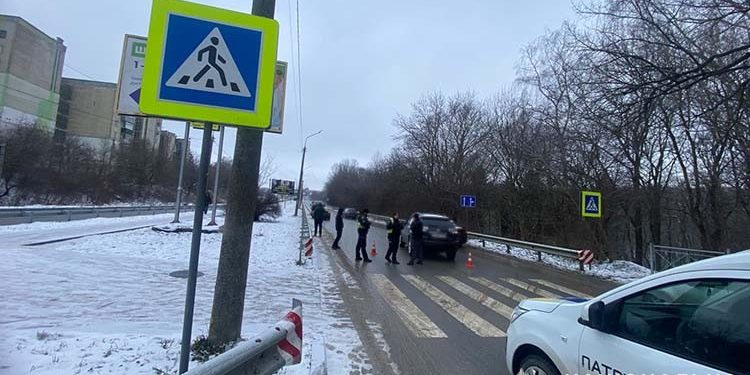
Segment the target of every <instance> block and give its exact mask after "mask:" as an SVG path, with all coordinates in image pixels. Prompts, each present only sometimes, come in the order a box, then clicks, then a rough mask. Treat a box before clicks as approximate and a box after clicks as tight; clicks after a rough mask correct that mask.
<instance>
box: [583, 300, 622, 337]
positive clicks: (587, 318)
mask: <svg viewBox="0 0 750 375" xmlns="http://www.w3.org/2000/svg"><path fill="white" fill-rule="evenodd" d="M614 318H615V314H614V309H613V308H612V306H608V305H605V304H604V302H602V301H596V302H594V303H592V304H590V305H588V306H586V307H584V308H583V310H581V317H580V318H578V323H581V324H583V325H585V326H587V327H589V328H591V329H595V330H597V331H602V332H609V331H610V328H611V327H612V323H613V319H614Z"/></svg>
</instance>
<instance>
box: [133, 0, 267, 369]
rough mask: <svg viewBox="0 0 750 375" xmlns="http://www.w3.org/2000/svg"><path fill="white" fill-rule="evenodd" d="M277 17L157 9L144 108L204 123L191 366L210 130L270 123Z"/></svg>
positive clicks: (159, 1)
mask: <svg viewBox="0 0 750 375" xmlns="http://www.w3.org/2000/svg"><path fill="white" fill-rule="evenodd" d="M278 33H279V26H278V23H277V22H276V21H275V20H273V19H269V18H264V17H257V16H252V15H249V14H245V13H240V12H234V11H229V10H226V9H220V8H214V7H210V6H206V5H201V4H195V3H190V2H186V1H181V0H154V2H153V3H152V8H151V22H150V24H149V33H148V40H149V41H150V42H149V43H148V45H147V49H146V58H145V67H144V72H143V82H142V87H141V94H140V101H139V104H140V110H141V112H143V113H146V114H148V115H155V116H160V117H164V118H173V119H185V120H193V121H200V122H205V123H206V126H205V128H204V129H203V144H202V149H201V159H200V164H199V170H198V190H197V192H196V194H197V200H196V210H195V215H194V218H193V237H192V243H191V247H190V266H189V273H188V283H187V293H186V296H185V315H184V321H183V329H182V343H181V345H182V346H181V352H180V370H179V372H180V373H184V372H186V371H187V369H188V364H189V357H190V341H191V336H192V326H193V309H194V305H195V288H196V283H197V273H198V260H199V253H200V240H201V233H202V230H201V229H202V224H203V209H204V207H205V204H206V199H205V192H206V183H207V174H208V165H209V162H210V157H211V143H212V142H211V130H212V129H211V128H212V125H213V124H215V123H219V124H227V125H234V126H245V127H252V128H260V129H265V128H268V126H269V125H270V120H271V101H272V96H273V77H274V67H275V65H276V49H277V45H278Z"/></svg>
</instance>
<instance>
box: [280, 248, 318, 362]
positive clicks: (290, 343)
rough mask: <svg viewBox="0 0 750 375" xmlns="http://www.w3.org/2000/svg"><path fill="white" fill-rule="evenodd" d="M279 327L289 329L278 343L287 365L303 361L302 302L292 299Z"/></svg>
mask: <svg viewBox="0 0 750 375" xmlns="http://www.w3.org/2000/svg"><path fill="white" fill-rule="evenodd" d="M310 241H312V239H310ZM278 327H279V328H282V329H286V331H287V334H286V338H284V339H282V340H281V341H279V344H278V345H277V347H278V350H279V355H281V357H282V358H284V360H285V361H286V365H287V366H289V365H296V364H298V363H300V362H302V302H300V301H299V300H297V299H294V300H292V311H290V312H289V313H287V314H286V316H285V317H284V319H282V320H281V321H280V322H279V324H278Z"/></svg>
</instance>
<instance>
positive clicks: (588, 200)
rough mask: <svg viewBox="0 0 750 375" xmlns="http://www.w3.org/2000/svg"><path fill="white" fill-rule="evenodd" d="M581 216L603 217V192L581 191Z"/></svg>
mask: <svg viewBox="0 0 750 375" xmlns="http://www.w3.org/2000/svg"><path fill="white" fill-rule="evenodd" d="M581 216H583V217H602V193H600V192H596V191H582V192H581Z"/></svg>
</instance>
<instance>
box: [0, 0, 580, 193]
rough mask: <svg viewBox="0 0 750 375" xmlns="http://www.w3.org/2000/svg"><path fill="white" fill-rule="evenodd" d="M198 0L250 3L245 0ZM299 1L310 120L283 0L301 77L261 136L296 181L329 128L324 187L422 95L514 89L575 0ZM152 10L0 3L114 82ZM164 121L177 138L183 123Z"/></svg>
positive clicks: (315, 167) (287, 49)
mask: <svg viewBox="0 0 750 375" xmlns="http://www.w3.org/2000/svg"><path fill="white" fill-rule="evenodd" d="M198 2H200V3H204V4H208V5H213V6H217V7H222V8H229V9H233V10H237V11H244V12H249V10H250V7H251V2H250V1H240V0H200V1H198ZM290 4H291V9H290ZM299 7H300V36H301V37H300V44H301V65H300V67H301V71H302V74H301V77H302V78H301V80H300V82H301V84H302V100H301V102H302V118H303V121H302V124H301V126H300V121H299V118H300V116H299V113H300V111H299V109H298V108H299V107H300V105H299V102H298V99H297V95H296V94H295V93H296V88H297V77H296V71H297V65H296V64H297V61H296V57H294V58H292V56H293V49H292V48H293V47H292V46H293V44H294V45H295V47H294V48H295V52H294V53H295V56H296V29H295V27H296V13H295V12H296V1H291V0H277V5H276V19H277V20H278V21H279V23H280V27H281V28H280V30H281V34H280V35H279V52H278V55H279V60H284V61H288V62H289V63H290V73H292V72H294V73H295V74H290V77H289V81H288V84H287V102H286V115H285V127H284V134H283V135H275V134H266V135H265V137H264V141H263V142H264V145H263V150H264V151H263V153H264V157H271V158H273V159H274V164H275V165H276V173H275V174H274V178H281V179H289V180H297V178H298V174H299V163H300V158H301V149H302V137H303V135H307V134H310V133H313V132H315V131H318V130H323V133H322V134H321V135H319V136H317V137H315V138H311V139H310V141H309V142H308V154H307V158H306V162H305V164H306V168H305V169H306V170H305V181H306V183H305V184H306V186H308V187H311V188H313V189H319V188H322V187H323V185H324V184H325V181H326V178H327V176H328V173H329V171H330V169H331V166H332V165H333V164H334V163H336V162H338V161H340V160H343V159H357V160H358V161H359V163H360V164H361V165H366V164H368V163H369V161H370V160H371V158H372V157H373V156H374V155H375V154H377V153H381V154H387V153H388V152H389V150H390V149H391V147H392V146H393V145H394V141H393V136H394V134H395V129H394V127H393V125H392V119H393V118H394V116H395V115H396V114H397V113H407V112H408V111H409V108H410V104H411V103H412V102H414V101H415V100H417V99H419V97H420V96H422V95H423V94H427V93H430V92H434V91H443V92H447V93H455V92H459V91H466V90H473V91H475V92H477V93H478V94H480V95H488V94H492V93H494V92H496V91H498V90H499V89H500V88H502V87H504V86H507V85H509V84H510V83H512V82H513V80H514V77H515V68H516V64H517V62H518V59H519V56H520V54H519V51H520V50H521V48H523V47H524V46H525V45H526V44H528V43H529V42H531V41H533V40H534V39H536V38H538V37H539V36H541V35H542V33H544V31H545V30H549V29H556V28H558V27H559V26H560V25H561V24H562V22H563V21H564V20H566V19H572V18H573V17H574V12H573V9H572V6H571V4H570V1H569V0H533V1H519V0H461V1H444V0H382V1H357V0H355V1H351V0H347V1H345V0H314V1H312V0H310V1H306V0H300V1H299ZM150 8H151V1H150V0H128V1H122V0H0V13H4V14H11V15H17V16H20V17H23V18H25V19H26V20H27V21H29V22H31V23H32V24H33V25H34V26H36V27H38V28H39V29H41V30H42V31H44V32H45V33H47V34H48V35H50V36H53V37H58V36H59V37H60V38H62V39H64V40H65V45H66V46H67V48H68V49H67V54H66V56H65V62H66V66H65V70H64V75H65V76H68V77H74V78H83V79H94V80H101V81H109V82H116V81H117V77H118V70H119V64H120V55H121V52H122V40H123V35H124V34H126V33H128V34H135V35H144V36H145V35H147V34H148V19H149V14H150ZM290 14H291V21H292V22H290ZM290 31H291V35H290ZM293 39H294V40H295V41H294V43H292V40H293ZM165 124H166V125H165V129H166V130H170V131H172V132H174V133H176V134H178V137H182V134H183V130H184V125H183V124H182V123H179V122H173V121H167V122H165ZM190 139H191V143H192V145H193V149H195V150H198V149H199V148H200V134H198V132H197V131H192V132H191V136H190ZM234 140H235V132H234V131H232V130H229V131H228V132H227V136H226V139H225V146H224V152H223V154H224V156H225V157H231V156H232V155H233V153H234V147H233V146H234ZM216 148H217V147H216V144H215V146H214V155H216ZM214 159H215V158H214Z"/></svg>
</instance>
